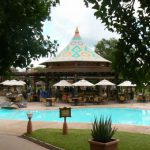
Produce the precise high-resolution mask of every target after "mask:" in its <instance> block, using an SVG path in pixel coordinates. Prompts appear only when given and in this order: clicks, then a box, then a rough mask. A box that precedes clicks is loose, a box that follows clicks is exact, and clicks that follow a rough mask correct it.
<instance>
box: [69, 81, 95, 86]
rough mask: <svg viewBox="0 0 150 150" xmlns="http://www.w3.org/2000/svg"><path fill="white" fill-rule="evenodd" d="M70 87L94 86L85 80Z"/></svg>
mask: <svg viewBox="0 0 150 150" xmlns="http://www.w3.org/2000/svg"><path fill="white" fill-rule="evenodd" d="M72 86H94V84H93V83H91V82H89V81H87V80H84V79H82V80H79V81H77V82H75V83H73V84H72Z"/></svg>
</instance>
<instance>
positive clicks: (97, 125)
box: [91, 116, 117, 143]
mask: <svg viewBox="0 0 150 150" xmlns="http://www.w3.org/2000/svg"><path fill="white" fill-rule="evenodd" d="M116 131H117V129H116V128H115V127H114V128H113V127H112V121H111V117H107V118H106V119H105V118H104V117H103V116H101V117H100V119H99V120H98V119H97V118H95V119H94V122H93V123H92V129H91V134H92V138H93V140H94V141H99V142H103V143H107V142H110V141H112V136H113V135H114V134H115V132H116Z"/></svg>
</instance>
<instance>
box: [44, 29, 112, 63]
mask: <svg viewBox="0 0 150 150" xmlns="http://www.w3.org/2000/svg"><path fill="white" fill-rule="evenodd" d="M68 61H87V62H90V61H91V62H110V61H109V60H107V59H105V58H103V57H101V56H100V55H98V54H97V53H95V52H94V51H93V50H91V49H90V48H88V47H87V46H86V45H85V44H84V43H83V42H82V39H81V37H80V34H79V31H78V28H76V31H75V35H74V37H73V38H72V40H71V42H70V43H69V44H68V45H67V46H66V48H65V49H63V50H62V51H61V52H60V53H59V54H58V55H57V56H56V57H54V58H52V59H51V60H49V61H46V62H43V63H42V64H45V63H48V62H68Z"/></svg>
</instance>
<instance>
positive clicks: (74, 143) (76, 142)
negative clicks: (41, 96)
mask: <svg viewBox="0 0 150 150" xmlns="http://www.w3.org/2000/svg"><path fill="white" fill-rule="evenodd" d="M30 136H32V137H34V138H36V139H39V140H41V141H45V142H47V143H50V144H52V145H55V146H58V147H61V148H64V149H65V150H89V144H88V139H90V138H91V137H90V130H86V129H84V130H83V129H70V130H68V135H62V130H60V129H39V130H36V131H34V132H33V133H32V134H31V135H30ZM115 138H118V139H120V143H119V150H148V149H150V135H146V134H139V133H128V132H117V133H116V134H115Z"/></svg>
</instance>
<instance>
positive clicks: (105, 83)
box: [95, 80, 115, 86]
mask: <svg viewBox="0 0 150 150" xmlns="http://www.w3.org/2000/svg"><path fill="white" fill-rule="evenodd" d="M95 85H104V86H106V85H112V86H114V85H115V84H114V83H112V82H110V81H108V80H101V81H100V82H98V83H96V84H95Z"/></svg>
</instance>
